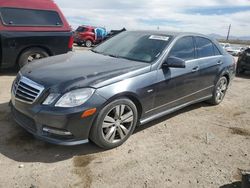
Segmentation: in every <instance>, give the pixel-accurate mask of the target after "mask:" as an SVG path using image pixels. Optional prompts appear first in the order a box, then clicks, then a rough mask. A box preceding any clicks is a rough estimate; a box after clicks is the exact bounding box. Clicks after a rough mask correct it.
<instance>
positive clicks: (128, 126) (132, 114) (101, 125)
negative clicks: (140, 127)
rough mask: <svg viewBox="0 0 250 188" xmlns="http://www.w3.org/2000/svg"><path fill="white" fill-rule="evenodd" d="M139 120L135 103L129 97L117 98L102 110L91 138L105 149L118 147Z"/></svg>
mask: <svg viewBox="0 0 250 188" xmlns="http://www.w3.org/2000/svg"><path fill="white" fill-rule="evenodd" d="M137 120H138V112H137V108H136V106H135V104H134V103H133V102H132V101H131V100H129V99H127V98H122V99H117V100H115V101H113V102H111V103H109V104H107V105H106V106H105V107H104V108H103V109H102V110H101V111H100V113H99V115H98V117H97V119H96V121H95V124H94V125H93V127H92V129H91V133H90V139H91V140H92V141H93V142H94V143H95V144H97V145H98V146H100V147H102V148H104V149H111V148H114V147H118V146H120V145H121V144H122V143H124V142H125V141H126V140H127V139H128V137H129V136H130V135H131V134H132V133H133V131H134V129H135V126H136V124H137Z"/></svg>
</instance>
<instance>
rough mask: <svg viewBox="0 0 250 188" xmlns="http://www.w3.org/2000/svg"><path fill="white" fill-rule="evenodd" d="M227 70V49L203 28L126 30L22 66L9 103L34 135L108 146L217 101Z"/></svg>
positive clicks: (231, 66)
mask: <svg viewBox="0 0 250 188" xmlns="http://www.w3.org/2000/svg"><path fill="white" fill-rule="evenodd" d="M234 74H235V62H234V60H233V58H232V56H231V55H229V54H228V53H226V52H225V51H224V50H223V49H222V48H221V47H220V45H219V44H218V43H217V42H216V41H214V40H212V39H210V38H208V37H206V36H204V35H200V34H194V33H171V32H159V31H127V32H123V33H121V34H119V35H117V36H115V37H113V38H111V39H109V40H107V41H106V42H104V43H102V44H101V45H99V46H97V47H96V48H94V49H92V50H89V51H83V52H70V53H68V54H65V55H59V56H55V57H49V58H47V59H42V60H38V61H37V62H34V63H31V64H29V65H27V66H25V67H24V68H23V69H21V71H20V72H19V73H18V75H17V77H16V79H15V81H14V83H13V86H12V98H11V102H10V105H11V109H12V114H13V116H14V119H15V120H16V121H17V123H19V124H20V125H21V126H22V127H24V128H25V129H26V130H27V131H29V132H30V133H32V134H33V135H35V136H36V137H38V138H40V139H43V140H45V141H48V142H52V143H56V144H62V145H75V144H81V143H86V142H88V140H91V141H93V142H94V143H96V144H97V145H99V146H100V147H103V148H106V149H109V148H114V147H117V146H119V145H121V144H122V143H123V142H125V141H126V140H127V138H128V137H129V136H130V135H131V134H132V133H133V131H134V129H135V127H136V126H137V125H140V124H144V123H147V122H149V121H151V120H153V119H156V118H159V117H161V116H164V115H166V114H169V113H171V112H174V111H176V110H178V109H181V108H184V107H186V106H188V105H191V104H194V103H197V102H201V101H209V102H210V103H212V104H215V105H216V104H219V103H221V101H222V100H223V98H224V96H225V94H226V91H227V88H228V86H229V84H230V82H231V81H232V79H233V77H234Z"/></svg>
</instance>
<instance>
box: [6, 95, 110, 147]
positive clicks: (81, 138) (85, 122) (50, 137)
mask: <svg viewBox="0 0 250 188" xmlns="http://www.w3.org/2000/svg"><path fill="white" fill-rule="evenodd" d="M92 100H94V101H95V102H93V101H92V105H93V106H92V107H93V108H94V107H95V108H97V112H96V113H95V114H94V115H92V116H89V117H86V118H81V115H82V113H83V112H84V111H85V110H87V109H89V108H90V103H91V100H90V101H89V102H90V103H87V104H86V105H84V106H85V107H77V108H67V109H63V108H62V109H57V108H55V107H49V106H43V105H40V104H34V105H30V104H26V103H23V102H21V101H17V100H13V99H12V100H11V102H10V107H11V113H12V116H13V118H14V120H15V121H16V122H17V123H18V124H19V125H20V126H21V127H23V128H24V129H26V130H27V131H28V132H30V133H31V134H33V135H34V136H35V137H37V138H38V139H41V140H43V141H46V142H50V143H53V144H58V145H78V144H84V143H87V142H88V137H89V132H90V129H91V126H92V124H93V122H94V119H95V117H96V114H97V113H98V110H99V108H98V106H99V105H101V104H103V102H105V100H104V99H103V98H102V97H100V96H99V97H95V98H94V99H92ZM97 104H98V105H97ZM48 129H50V130H55V132H59V131H60V132H70V133H71V134H70V135H61V134H55V133H52V132H50V131H45V130H48Z"/></svg>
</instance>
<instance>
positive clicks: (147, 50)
mask: <svg viewBox="0 0 250 188" xmlns="http://www.w3.org/2000/svg"><path fill="white" fill-rule="evenodd" d="M171 38H172V37H171V36H168V35H161V34H145V33H142V32H136V31H127V32H123V33H121V34H119V35H117V36H114V37H112V38H111V39H109V40H107V41H106V42H104V43H102V44H101V45H99V46H97V47H96V48H94V49H93V51H94V52H96V53H101V54H103V55H109V56H113V57H117V58H125V59H129V60H134V61H141V62H146V63H151V62H153V61H154V60H156V59H157V58H158V57H159V56H160V55H161V53H162V51H163V50H164V49H165V48H166V47H167V45H168V44H169V43H170V40H171Z"/></svg>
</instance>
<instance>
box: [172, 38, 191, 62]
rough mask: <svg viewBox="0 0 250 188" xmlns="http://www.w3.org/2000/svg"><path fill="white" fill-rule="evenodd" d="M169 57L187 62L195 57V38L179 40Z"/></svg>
mask: <svg viewBox="0 0 250 188" xmlns="http://www.w3.org/2000/svg"><path fill="white" fill-rule="evenodd" d="M169 56H174V57H178V58H180V59H183V60H185V61H188V60H192V59H194V57H195V48H194V42H193V37H183V38H181V39H179V40H178V41H177V42H176V43H175V45H174V46H173V48H172V49H171V51H170V53H169Z"/></svg>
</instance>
